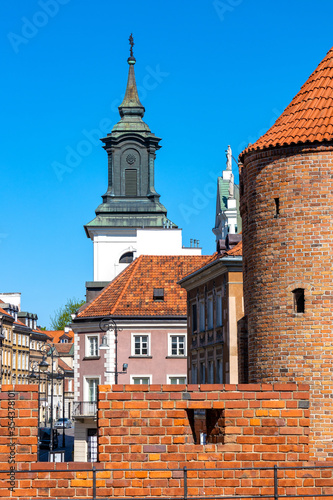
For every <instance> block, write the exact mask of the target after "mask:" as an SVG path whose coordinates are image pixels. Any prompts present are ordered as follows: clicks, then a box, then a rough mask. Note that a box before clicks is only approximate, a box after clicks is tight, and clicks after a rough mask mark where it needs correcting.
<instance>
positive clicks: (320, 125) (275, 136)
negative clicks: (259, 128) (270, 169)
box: [240, 47, 333, 157]
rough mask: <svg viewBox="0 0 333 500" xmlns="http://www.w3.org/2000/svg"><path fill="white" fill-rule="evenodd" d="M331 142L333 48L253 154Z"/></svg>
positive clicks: (262, 138) (250, 147) (256, 143)
mask: <svg viewBox="0 0 333 500" xmlns="http://www.w3.org/2000/svg"><path fill="white" fill-rule="evenodd" d="M331 140H333V47H332V48H331V49H330V50H329V52H328V53H327V55H326V57H325V58H324V59H323V60H322V62H321V63H320V64H319V66H318V67H317V69H316V70H315V71H314V72H313V73H312V75H311V76H310V77H309V79H308V80H307V81H306V82H305V83H304V85H303V86H302V88H301V90H300V91H299V92H298V94H297V95H296V96H295V97H294V99H293V100H292V101H291V103H290V104H289V106H287V108H286V109H285V110H284V112H283V113H282V115H281V116H280V117H279V118H278V119H277V120H276V122H275V123H274V125H273V126H272V127H271V128H270V129H269V130H268V131H267V132H266V134H264V135H263V136H262V137H260V139H258V140H257V141H256V142H255V143H254V144H251V145H249V146H248V147H247V148H246V149H245V150H244V151H243V152H242V153H241V155H240V156H241V157H242V156H243V155H244V154H246V153H248V152H250V151H254V150H262V149H267V148H271V147H276V146H284V145H291V144H298V143H312V142H323V141H331Z"/></svg>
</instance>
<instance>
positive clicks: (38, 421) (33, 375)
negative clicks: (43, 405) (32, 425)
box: [28, 367, 40, 462]
mask: <svg viewBox="0 0 333 500" xmlns="http://www.w3.org/2000/svg"><path fill="white" fill-rule="evenodd" d="M28 377H29V378H30V380H34V379H36V378H37V375H36V373H35V367H33V368H32V372H31V373H30V374H29V375H28ZM39 391H40V370H38V409H37V462H39V445H40V442H39V423H40V418H39V407H40V395H39Z"/></svg>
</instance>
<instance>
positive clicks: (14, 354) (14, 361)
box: [12, 352, 16, 369]
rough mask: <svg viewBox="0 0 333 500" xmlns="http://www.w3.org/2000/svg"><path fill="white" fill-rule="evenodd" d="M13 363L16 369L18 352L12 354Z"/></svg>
mask: <svg viewBox="0 0 333 500" xmlns="http://www.w3.org/2000/svg"><path fill="white" fill-rule="evenodd" d="M12 363H13V368H14V369H16V352H13V354H12Z"/></svg>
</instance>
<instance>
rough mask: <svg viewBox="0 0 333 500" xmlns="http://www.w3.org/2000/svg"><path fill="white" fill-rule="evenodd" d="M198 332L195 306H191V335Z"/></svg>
mask: <svg viewBox="0 0 333 500" xmlns="http://www.w3.org/2000/svg"><path fill="white" fill-rule="evenodd" d="M197 330H198V318H197V305H196V304H192V333H195V332H196V331H197Z"/></svg>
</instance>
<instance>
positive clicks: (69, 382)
mask: <svg viewBox="0 0 333 500" xmlns="http://www.w3.org/2000/svg"><path fill="white" fill-rule="evenodd" d="M72 390H73V380H69V381H68V392H72Z"/></svg>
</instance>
